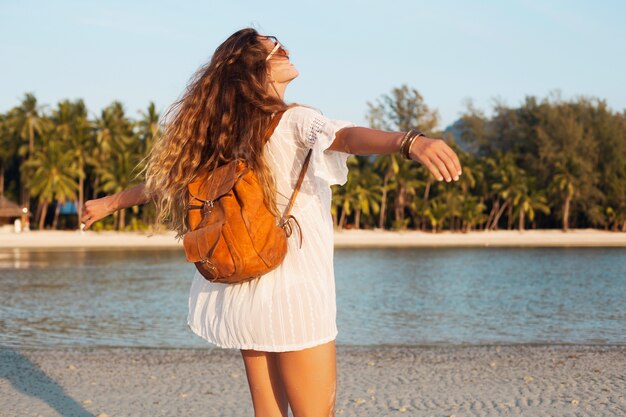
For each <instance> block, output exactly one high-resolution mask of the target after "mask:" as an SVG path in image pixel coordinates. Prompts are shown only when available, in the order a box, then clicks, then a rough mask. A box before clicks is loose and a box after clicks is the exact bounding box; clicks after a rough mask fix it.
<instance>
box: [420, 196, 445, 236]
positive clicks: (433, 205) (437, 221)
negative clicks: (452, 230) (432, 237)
mask: <svg viewBox="0 0 626 417" xmlns="http://www.w3.org/2000/svg"><path fill="white" fill-rule="evenodd" d="M448 213H449V211H448V207H447V206H446V203H445V202H444V201H443V200H442V199H441V198H436V199H433V200H430V201H429V202H428V207H427V208H426V210H425V211H424V214H425V215H426V217H427V218H428V220H430V225H431V226H432V228H433V232H435V233H437V232H439V231H440V230H441V228H442V227H443V224H444V222H445V221H446V218H447V217H448Z"/></svg>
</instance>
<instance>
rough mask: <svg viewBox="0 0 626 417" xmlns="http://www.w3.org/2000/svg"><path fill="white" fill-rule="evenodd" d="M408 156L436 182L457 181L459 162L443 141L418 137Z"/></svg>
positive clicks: (459, 172) (459, 168)
mask: <svg viewBox="0 0 626 417" xmlns="http://www.w3.org/2000/svg"><path fill="white" fill-rule="evenodd" d="M409 155H410V156H411V159H413V160H415V161H418V162H420V163H422V164H424V166H426V168H428V170H429V171H430V172H432V174H433V175H434V176H435V178H437V180H438V181H443V180H444V179H445V180H446V181H447V182H450V181H452V180H454V181H458V180H459V175H461V162H459V158H458V157H457V156H456V153H455V152H454V151H453V150H452V148H450V147H449V146H448V145H447V144H446V143H445V142H444V141H443V140H441V139H432V138H428V137H426V136H420V137H418V138H417V139H415V141H414V142H413V144H412V145H411V149H409Z"/></svg>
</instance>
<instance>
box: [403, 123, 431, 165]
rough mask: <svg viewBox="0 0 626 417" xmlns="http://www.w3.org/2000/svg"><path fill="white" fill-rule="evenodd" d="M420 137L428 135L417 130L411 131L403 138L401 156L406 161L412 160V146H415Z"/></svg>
mask: <svg viewBox="0 0 626 417" xmlns="http://www.w3.org/2000/svg"><path fill="white" fill-rule="evenodd" d="M420 136H426V135H424V133H423V132H420V131H419V130H416V129H411V130H409V131H408V132H407V133H406V134H405V135H404V137H403V138H402V141H401V142H400V155H402V157H403V158H404V159H411V155H410V150H411V145H413V142H415V139H417V138H419V137H420Z"/></svg>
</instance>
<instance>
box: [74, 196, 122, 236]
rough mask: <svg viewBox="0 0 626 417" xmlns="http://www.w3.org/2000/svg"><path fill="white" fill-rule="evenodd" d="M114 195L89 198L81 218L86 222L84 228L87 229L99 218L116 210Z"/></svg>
mask: <svg viewBox="0 0 626 417" xmlns="http://www.w3.org/2000/svg"><path fill="white" fill-rule="evenodd" d="M112 197H113V196H110V195H109V196H106V197H102V198H97V199H95V200H87V201H85V204H84V205H83V214H82V217H81V219H80V221H81V222H82V223H84V224H85V226H84V227H83V230H87V229H88V228H89V226H91V225H92V224H94V223H95V222H97V221H98V220H100V219H102V218H104V217H106V216H108V215H109V214H112V213H114V212H115V211H116V209H115V208H114V207H113V198H112Z"/></svg>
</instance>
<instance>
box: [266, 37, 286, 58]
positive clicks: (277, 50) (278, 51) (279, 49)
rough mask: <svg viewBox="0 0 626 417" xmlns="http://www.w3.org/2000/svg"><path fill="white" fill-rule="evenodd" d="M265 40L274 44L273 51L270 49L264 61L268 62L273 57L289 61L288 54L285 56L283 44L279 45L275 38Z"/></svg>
mask: <svg viewBox="0 0 626 417" xmlns="http://www.w3.org/2000/svg"><path fill="white" fill-rule="evenodd" d="M266 38H267V39H269V40H271V41H272V42H274V49H272V50H271V51H270V53H269V54H268V55H267V57H266V58H265V60H266V61H269V60H270V59H272V57H273V56H274V55H276V56H277V57H280V58H287V59H289V54H287V50H286V49H285V47H284V46H283V44H281V43H280V42H279V41H278V39H276V36H266Z"/></svg>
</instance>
